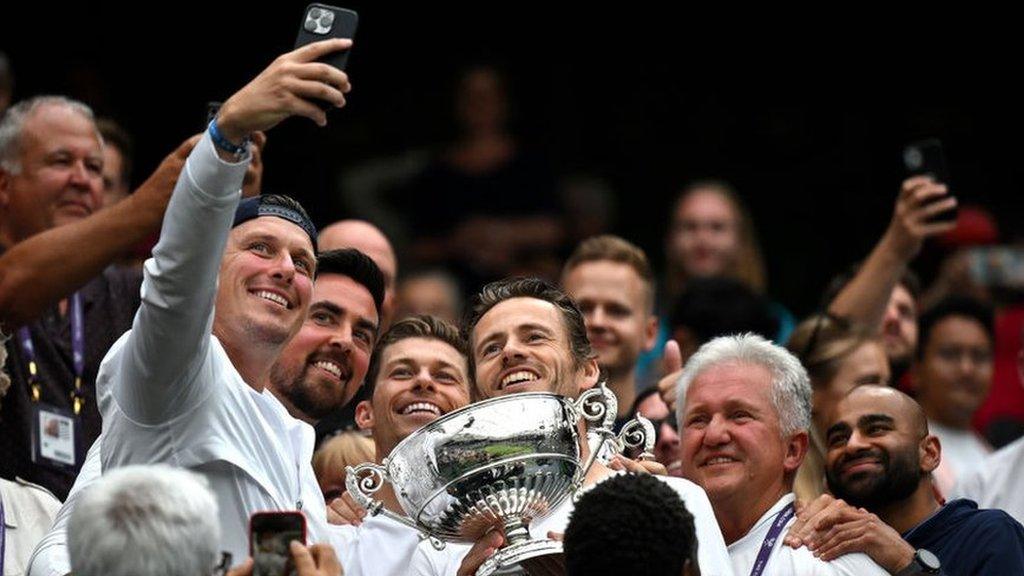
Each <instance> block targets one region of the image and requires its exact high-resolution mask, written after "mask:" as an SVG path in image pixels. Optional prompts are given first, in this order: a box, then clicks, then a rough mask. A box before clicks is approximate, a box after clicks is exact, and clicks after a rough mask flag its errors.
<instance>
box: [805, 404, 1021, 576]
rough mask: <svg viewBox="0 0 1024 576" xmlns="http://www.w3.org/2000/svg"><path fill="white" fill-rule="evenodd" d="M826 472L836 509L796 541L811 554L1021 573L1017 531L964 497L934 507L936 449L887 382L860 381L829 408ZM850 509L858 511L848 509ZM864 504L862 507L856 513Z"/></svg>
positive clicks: (920, 569) (911, 567)
mask: <svg viewBox="0 0 1024 576" xmlns="http://www.w3.org/2000/svg"><path fill="white" fill-rule="evenodd" d="M832 422H833V424H832V425H831V426H829V428H828V431H827V433H826V444H827V446H828V468H827V471H826V478H827V479H828V485H829V489H830V490H831V491H832V493H833V494H834V495H835V496H836V497H837V498H840V499H841V500H842V501H845V502H846V503H848V504H849V505H850V506H839V507H837V510H836V511H835V512H834V513H833V514H832V515H831V517H830V518H829V519H827V521H824V522H822V523H821V524H819V526H818V528H819V529H820V530H822V531H827V532H824V533H820V534H817V535H815V536H813V537H809V538H805V539H804V543H805V544H807V545H808V547H809V548H813V549H814V553H815V555H818V556H820V557H823V558H832V557H835V556H838V555H840V554H844V553H847V552H850V551H864V552H866V553H868V554H869V555H870V556H872V558H874V559H875V560H876V561H877V562H878V563H879V564H881V565H882V566H884V567H885V568H886V569H888V570H889V571H890V573H893V574H899V575H903V574H908V575H909V574H937V573H939V572H938V570H939V568H940V566H939V564H940V563H941V570H942V573H944V574H949V575H955V574H1024V528H1022V527H1021V525H1020V524H1019V523H1018V522H1017V521H1016V520H1014V519H1013V518H1011V517H1010V516H1009V515H1008V514H1006V513H1005V512H1003V511H1002V510H979V509H978V505H977V504H976V503H974V502H973V501H971V500H966V499H959V500H952V501H950V502H948V503H945V504H943V503H941V502H939V500H938V499H937V498H936V495H935V488H934V486H933V483H932V473H933V472H934V471H935V469H936V468H937V467H938V465H939V461H940V459H941V456H942V455H941V447H940V445H939V441H938V439H937V438H936V437H935V436H934V435H931V434H929V432H928V423H927V420H926V419H925V415H924V412H923V411H922V409H921V407H920V406H918V404H917V403H916V402H914V401H913V400H912V399H911V398H910V397H909V396H907V395H905V394H903V393H902V392H900V391H898V390H895V389H893V388H888V387H883V386H873V385H869V386H861V387H859V388H855V389H854V390H852V391H851V392H850V393H849V394H848V395H847V396H846V398H844V399H843V400H842V401H841V402H840V403H839V404H838V405H837V406H836V409H835V413H834V417H833V418H832ZM858 508H860V509H858ZM865 509H866V511H865Z"/></svg>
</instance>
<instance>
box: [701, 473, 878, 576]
mask: <svg viewBox="0 0 1024 576" xmlns="http://www.w3.org/2000/svg"><path fill="white" fill-rule="evenodd" d="M794 500H796V496H794V495H793V494H792V493H789V494H786V495H785V496H783V497H782V498H781V499H780V500H779V501H778V502H776V503H775V505H774V506H772V507H771V508H770V509H769V510H768V511H767V512H765V513H764V515H763V516H761V518H760V519H759V520H758V521H757V522H756V523H755V524H754V527H753V528H751V529H750V531H749V532H747V533H746V535H744V536H743V537H742V538H740V539H739V540H737V541H735V542H733V543H732V544H730V545H729V557H730V558H731V559H732V570H733V573H734V574H736V576H747V575H748V574H750V571H751V569H753V567H754V562H756V561H757V555H758V553H759V552H760V551H761V545H762V544H763V543H764V539H765V537H766V536H768V532H769V530H770V529H771V525H772V522H774V521H775V515H776V514H778V513H779V512H780V511H781V510H782V509H783V508H784V507H785V506H786V505H787V504H789V503H790V502H793V501H794ZM793 522H796V516H795V515H794V516H793V517H792V518H790V519H789V522H787V523H786V525H785V527H783V529H782V532H781V534H782V535H785V534H786V531H787V530H788V529H789V527H790V526H792V525H793ZM782 540H783V538H782V536H780V537H778V538H776V539H775V545H774V546H773V547H772V554H771V557H770V558H769V560H768V564H767V565H766V566H765V570H764V575H763V576H840V575H842V576H874V575H876V574H877V575H878V576H885V575H888V574H889V573H888V572H886V571H885V570H883V569H882V568H881V567H880V566H878V565H877V564H875V563H874V561H872V560H871V558H868V557H867V555H865V554H847V555H845V556H840V557H839V558H836V559H835V560H833V561H831V562H825V561H824V560H819V559H818V558H815V557H814V554H812V553H811V551H810V550H808V549H807V547H805V546H801V547H800V548H797V549H793V548H790V547H789V546H786V545H784V544H783V543H782ZM703 545H704V542H703V541H702V542H701V546H703ZM703 568H704V567H703V566H701V571H702V573H703Z"/></svg>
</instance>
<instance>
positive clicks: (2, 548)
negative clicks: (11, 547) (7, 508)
mask: <svg viewBox="0 0 1024 576" xmlns="http://www.w3.org/2000/svg"><path fill="white" fill-rule="evenodd" d="M6 555H7V517H6V516H4V499H3V496H2V495H0V576H3V573H4V556H6Z"/></svg>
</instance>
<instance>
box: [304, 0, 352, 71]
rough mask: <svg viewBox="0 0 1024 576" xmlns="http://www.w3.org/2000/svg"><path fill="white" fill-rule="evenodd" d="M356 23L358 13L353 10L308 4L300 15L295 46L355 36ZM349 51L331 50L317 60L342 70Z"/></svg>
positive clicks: (345, 64)
mask: <svg viewBox="0 0 1024 576" xmlns="http://www.w3.org/2000/svg"><path fill="white" fill-rule="evenodd" d="M358 24H359V14H356V12H355V11H354V10H348V9H346V8H337V7H334V6H328V5H326V4H318V3H314V4H310V5H309V6H306V10H305V12H304V13H303V15H302V25H301V26H299V35H298V36H297V37H296V38H295V47H296V48H299V47H301V46H305V45H306V44H311V43H313V42H318V41H320V40H327V39H329V38H349V39H352V38H355V36H356V26H358ZM349 52H351V50H342V51H340V52H332V53H330V54H327V55H325V56H323V57H322V58H320V60H319V62H323V63H325V64H330V65H331V66H334V67H335V68H337V69H338V70H344V69H345V66H347V65H348V55H349Z"/></svg>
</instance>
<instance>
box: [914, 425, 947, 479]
mask: <svg viewBox="0 0 1024 576" xmlns="http://www.w3.org/2000/svg"><path fill="white" fill-rule="evenodd" d="M918 461H919V462H920V463H921V471H922V472H924V473H925V474H931V473H932V472H933V471H935V469H936V468H938V467H939V463H940V462H942V444H941V443H939V439H938V437H936V436H932V435H931V434H929V435H928V436H925V438H924V440H921V444H920V445H919V446H918Z"/></svg>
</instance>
